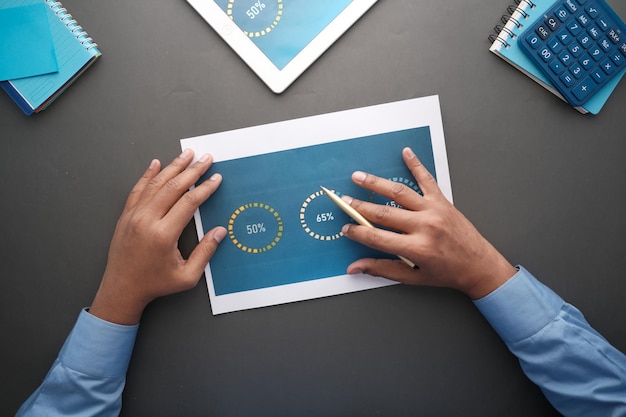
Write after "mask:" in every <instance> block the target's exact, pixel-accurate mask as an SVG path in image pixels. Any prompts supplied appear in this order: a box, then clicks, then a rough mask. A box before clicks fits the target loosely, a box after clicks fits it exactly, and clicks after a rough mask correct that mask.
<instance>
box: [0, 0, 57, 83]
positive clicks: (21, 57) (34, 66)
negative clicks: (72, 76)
mask: <svg viewBox="0 0 626 417" xmlns="http://www.w3.org/2000/svg"><path fill="white" fill-rule="evenodd" d="M57 68H58V67H57V59H56V55H55V53H54V43H53V41H52V35H51V33H50V25H49V24H48V14H47V12H46V6H45V4H44V3H43V2H41V3H40V4H31V5H28V6H22V7H11V8H8V9H2V8H0V81H5V80H10V79H15V78H23V77H31V76H34V75H41V74H48V73H51V72H56V71H57Z"/></svg>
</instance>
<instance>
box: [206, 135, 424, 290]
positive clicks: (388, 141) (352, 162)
mask: <svg viewBox="0 0 626 417" xmlns="http://www.w3.org/2000/svg"><path fill="white" fill-rule="evenodd" d="M405 146H410V147H411V148H412V149H413V150H414V151H415V152H416V153H417V155H418V156H419V157H420V159H421V161H422V163H423V164H424V165H425V166H426V168H428V170H429V171H430V172H431V173H432V174H433V175H435V169H434V166H435V165H434V158H433V151H432V144H431V136H430V129H429V128H428V127H421V128H416V129H409V130H403V131H398V132H391V133H384V134H380V135H374V136H367V137H362V138H356V139H350V140H345V141H340V142H332V143H328V144H322V145H316V146H310V147H305V148H298V149H292V150H287V151H281V152H275V153H271V154H265V155H258V156H252V157H247V158H241V159H235V160H230V161H223V162H218V163H216V164H215V165H214V166H213V167H212V168H211V170H210V172H209V173H207V174H206V175H205V177H203V178H202V179H201V181H202V180H204V179H205V178H208V176H209V175H211V174H212V173H213V172H219V173H221V174H222V176H223V178H224V180H223V182H222V185H221V186H220V188H219V189H218V190H217V192H216V193H215V195H214V196H213V197H211V198H210V199H209V200H208V201H207V202H206V203H205V204H203V205H202V206H201V207H200V215H201V217H202V224H203V228H204V232H205V233H206V232H207V231H208V230H210V229H211V228H213V227H215V226H217V225H222V226H226V227H227V229H228V238H227V239H225V240H224V242H223V243H222V244H221V245H220V248H219V249H218V251H217V253H216V255H215V256H214V257H213V259H212V260H211V262H210V267H211V274H212V276H213V285H214V288H215V293H216V295H224V294H232V293H236V292H240V291H248V290H255V289H261V288H268V287H274V286H278V285H285V284H292V283H297V282H304V281H311V280H316V279H321V278H327V277H332V276H337V275H343V274H345V271H346V267H347V266H348V264H349V263H350V262H352V261H354V260H356V259H359V258H362V257H371V256H375V257H390V258H392V256H389V255H385V254H381V253H380V252H377V251H373V250H371V249H369V248H366V247H364V246H362V245H360V244H357V243H355V242H352V241H350V240H349V239H347V238H345V237H343V235H342V234H341V228H342V227H343V225H344V224H346V223H348V222H352V220H351V219H350V218H349V217H348V216H347V215H346V214H344V213H343V212H342V211H341V210H340V209H339V208H338V207H337V206H336V205H335V204H334V203H333V202H332V201H330V199H329V198H328V197H326V196H325V195H324V194H323V192H322V191H321V190H320V185H323V186H325V187H327V188H330V189H333V190H335V191H336V192H337V194H339V195H342V194H347V195H350V196H352V197H355V198H358V199H362V200H369V201H374V202H376V203H379V204H390V205H397V204H396V203H395V202H393V201H389V200H387V199H385V198H384V197H383V196H379V195H373V194H372V193H371V192H370V191H368V190H365V189H363V188H360V187H358V186H356V185H354V184H353V183H352V180H351V179H350V178H351V174H352V172H354V171H356V170H362V171H367V172H370V173H372V174H375V175H378V176H380V177H384V178H388V179H391V180H393V181H397V182H402V183H404V184H406V185H408V186H410V187H412V188H413V189H415V190H419V188H418V187H417V184H415V182H414V180H413V177H412V175H411V173H410V171H409V170H408V169H407V168H406V166H405V165H404V162H403V161H402V156H401V150H402V148H404V147H405Z"/></svg>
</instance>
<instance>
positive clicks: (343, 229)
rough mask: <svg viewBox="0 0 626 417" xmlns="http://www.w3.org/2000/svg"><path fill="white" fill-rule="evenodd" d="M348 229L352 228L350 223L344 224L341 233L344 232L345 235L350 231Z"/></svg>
mask: <svg viewBox="0 0 626 417" xmlns="http://www.w3.org/2000/svg"><path fill="white" fill-rule="evenodd" d="M348 230H350V225H349V224H344V225H343V227H342V228H341V233H343V234H344V235H345V234H347V233H348Z"/></svg>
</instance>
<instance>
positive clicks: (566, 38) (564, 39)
mask: <svg viewBox="0 0 626 417" xmlns="http://www.w3.org/2000/svg"><path fill="white" fill-rule="evenodd" d="M556 37H557V38H558V39H559V40H560V41H561V43H562V44H563V45H568V44H569V43H570V42H571V41H572V35H570V34H569V32H568V31H566V30H565V29H563V30H562V31H560V32H559V33H557V35H556Z"/></svg>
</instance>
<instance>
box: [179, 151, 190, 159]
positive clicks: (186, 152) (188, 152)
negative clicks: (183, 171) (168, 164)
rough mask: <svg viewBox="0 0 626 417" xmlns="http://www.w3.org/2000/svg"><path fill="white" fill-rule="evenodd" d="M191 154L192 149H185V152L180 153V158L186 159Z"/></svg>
mask: <svg viewBox="0 0 626 417" xmlns="http://www.w3.org/2000/svg"><path fill="white" fill-rule="evenodd" d="M189 155H191V149H185V150H184V151H183V153H181V154H180V155H179V158H183V159H186V158H187V157H189Z"/></svg>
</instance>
